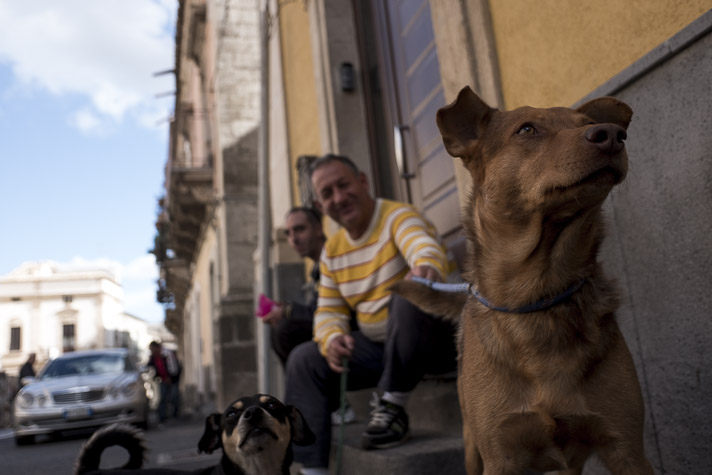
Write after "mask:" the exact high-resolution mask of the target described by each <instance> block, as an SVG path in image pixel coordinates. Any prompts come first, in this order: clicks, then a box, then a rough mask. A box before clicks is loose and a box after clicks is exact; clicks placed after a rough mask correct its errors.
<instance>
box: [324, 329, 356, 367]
mask: <svg viewBox="0 0 712 475" xmlns="http://www.w3.org/2000/svg"><path fill="white" fill-rule="evenodd" d="M353 350H354V338H353V337H352V336H351V335H339V336H337V337H334V339H332V340H331V341H330V342H329V347H328V348H327V349H326V362H327V363H328V364H329V368H331V369H332V370H333V371H335V372H336V373H343V372H344V371H345V370H346V368H344V367H343V366H341V359H342V358H346V359H350V358H351V353H352V352H353Z"/></svg>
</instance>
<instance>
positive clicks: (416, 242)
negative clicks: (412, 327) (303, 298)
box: [314, 199, 448, 354]
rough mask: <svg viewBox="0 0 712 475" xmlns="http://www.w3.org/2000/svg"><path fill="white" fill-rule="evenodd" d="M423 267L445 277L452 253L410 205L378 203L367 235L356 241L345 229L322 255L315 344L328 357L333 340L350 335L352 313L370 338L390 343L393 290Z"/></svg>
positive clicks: (340, 230)
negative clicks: (413, 269)
mask: <svg viewBox="0 0 712 475" xmlns="http://www.w3.org/2000/svg"><path fill="white" fill-rule="evenodd" d="M422 265H427V266H431V267H433V268H435V269H436V270H437V271H438V272H439V273H440V276H441V277H443V278H444V277H445V276H447V274H448V260H447V257H446V251H445V248H444V247H443V245H442V244H441V243H440V242H439V240H438V238H437V233H436V231H435V228H434V227H433V225H432V224H430V223H429V222H428V221H427V220H426V219H425V218H424V217H422V216H421V215H420V213H418V212H417V211H416V210H415V209H414V208H413V207H412V206H410V205H407V204H404V203H397V202H395V201H389V200H384V199H378V200H377V201H376V207H375V209H374V213H373V217H372V218H371V223H370V224H369V227H368V229H367V230H366V232H365V233H364V234H363V236H361V237H360V238H359V239H357V240H355V241H354V240H352V239H351V238H350V237H349V235H348V233H347V232H346V230H345V229H343V228H342V229H339V231H338V232H337V233H336V234H334V235H333V236H332V237H330V238H329V240H328V241H327V242H326V244H325V245H324V249H323V250H322V253H321V261H320V269H321V279H320V282H319V300H318V304H317V310H316V312H315V314H314V340H315V341H317V342H318V343H319V347H320V350H321V352H322V354H326V348H327V347H328V344H329V341H330V340H331V339H332V338H334V337H335V336H337V335H340V334H344V333H348V332H349V320H350V318H351V317H350V315H351V309H354V310H355V311H356V318H357V320H358V324H359V329H360V330H361V332H362V333H363V334H364V335H365V336H367V337H368V338H369V339H371V340H373V341H379V342H382V341H384V340H385V336H386V321H387V318H388V304H389V302H390V300H391V293H390V292H389V291H388V290H387V289H388V286H389V285H391V284H392V283H393V282H395V281H397V280H400V279H402V278H403V277H405V275H406V274H407V273H408V271H409V270H410V268H411V267H415V266H422Z"/></svg>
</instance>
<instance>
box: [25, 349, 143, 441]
mask: <svg viewBox="0 0 712 475" xmlns="http://www.w3.org/2000/svg"><path fill="white" fill-rule="evenodd" d="M14 412H15V422H14V429H15V442H16V443H17V444H20V445H22V444H29V443H32V442H34V437H35V435H37V434H48V433H52V432H57V431H62V430H69V429H78V428H84V427H93V426H100V425H104V424H108V423H112V422H127V423H133V424H136V425H139V426H142V427H144V428H145V427H146V425H147V422H148V412H149V410H148V398H147V397H146V387H145V378H144V376H143V374H142V373H141V371H139V369H138V368H137V367H136V364H135V363H134V361H132V358H131V357H130V355H129V353H128V351H127V350H125V349H123V348H111V349H105V350H88V351H77V352H72V353H66V354H64V355H62V356H60V357H58V358H56V359H54V360H52V361H50V362H49V363H47V365H46V366H45V367H44V368H42V370H41V371H40V373H39V374H38V375H37V378H36V379H34V380H32V381H30V382H29V383H28V384H27V385H26V386H24V387H23V388H22V389H21V390H20V392H19V393H18V394H17V397H16V398H15V405H14Z"/></svg>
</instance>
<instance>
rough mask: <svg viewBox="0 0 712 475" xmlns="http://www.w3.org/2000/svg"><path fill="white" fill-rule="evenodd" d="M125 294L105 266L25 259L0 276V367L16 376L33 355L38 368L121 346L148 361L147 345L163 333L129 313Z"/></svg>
mask: <svg viewBox="0 0 712 475" xmlns="http://www.w3.org/2000/svg"><path fill="white" fill-rule="evenodd" d="M123 298H124V291H123V288H122V287H121V284H119V283H118V282H117V280H116V278H115V276H114V275H113V274H112V273H111V272H110V271H107V270H104V269H91V270H80V271H76V270H74V271H64V270H60V269H59V268H58V266H57V264H56V263H54V262H51V261H44V262H27V263H24V264H22V265H21V266H20V267H19V268H17V269H16V270H14V271H13V272H11V273H10V274H8V275H6V276H0V370H3V371H6V372H7V373H8V374H17V372H18V371H19V368H20V366H22V364H23V363H24V362H25V360H26V359H27V357H28V355H29V354H30V353H36V354H37V363H36V364H35V369H39V368H40V367H41V365H42V363H43V362H44V361H46V360H47V359H52V358H55V357H57V356H58V355H60V354H62V353H65V352H68V351H73V350H80V349H90V348H105V347H117V346H122V347H127V348H131V349H134V350H135V351H136V354H137V356H138V358H139V359H140V360H145V359H146V358H147V348H148V343H149V342H150V341H151V340H152V339H157V340H161V339H162V337H164V336H165V335H164V333H162V332H161V330H160V327H159V328H157V327H155V326H149V325H148V323H146V322H145V321H143V320H141V319H140V318H138V317H136V316H133V315H130V314H128V313H125V312H124V305H123Z"/></svg>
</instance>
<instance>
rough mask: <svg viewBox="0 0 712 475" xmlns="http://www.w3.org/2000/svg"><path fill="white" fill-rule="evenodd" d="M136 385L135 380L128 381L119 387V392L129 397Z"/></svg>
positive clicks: (134, 390)
mask: <svg viewBox="0 0 712 475" xmlns="http://www.w3.org/2000/svg"><path fill="white" fill-rule="evenodd" d="M136 387H137V384H136V381H130V382H128V383H126V384H124V385H123V387H122V388H121V394H123V395H124V396H126V397H131V396H133V395H134V393H135V392H136Z"/></svg>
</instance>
